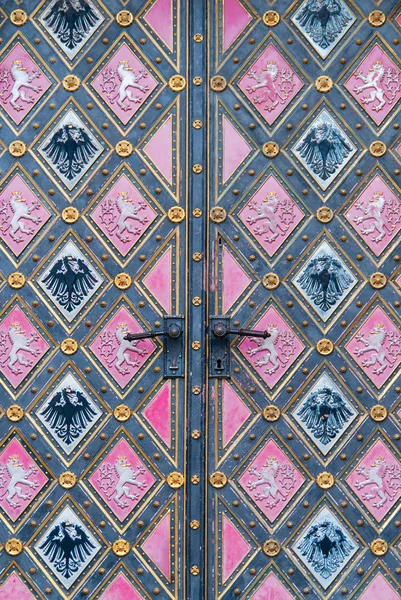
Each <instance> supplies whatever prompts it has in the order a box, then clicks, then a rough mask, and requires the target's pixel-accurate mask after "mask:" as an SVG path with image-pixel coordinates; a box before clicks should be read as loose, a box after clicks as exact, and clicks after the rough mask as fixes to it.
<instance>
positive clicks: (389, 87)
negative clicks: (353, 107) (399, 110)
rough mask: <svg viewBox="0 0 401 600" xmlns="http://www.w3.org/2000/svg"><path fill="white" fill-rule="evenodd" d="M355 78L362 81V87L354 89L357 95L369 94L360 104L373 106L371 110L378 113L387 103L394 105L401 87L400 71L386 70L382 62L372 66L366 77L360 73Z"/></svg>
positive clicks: (364, 96)
mask: <svg viewBox="0 0 401 600" xmlns="http://www.w3.org/2000/svg"><path fill="white" fill-rule="evenodd" d="M354 77H355V79H360V80H361V81H362V84H361V85H356V86H355V87H354V92H355V93H356V94H360V93H361V92H364V91H367V92H369V93H368V94H365V95H363V96H361V97H360V98H359V101H360V103H361V104H371V105H372V106H371V109H372V110H374V111H376V112H379V111H380V110H381V109H382V108H383V107H384V106H385V105H386V103H388V104H392V103H393V100H394V98H395V97H396V95H397V92H398V91H399V89H400V87H401V81H400V71H397V70H396V69H393V68H392V67H388V68H387V69H385V68H384V66H383V63H382V61H380V60H376V61H375V62H374V63H373V64H372V66H371V67H370V68H369V69H368V72H367V74H366V75H365V74H364V73H363V72H362V71H358V72H357V73H355V74H354Z"/></svg>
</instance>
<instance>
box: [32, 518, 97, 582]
mask: <svg viewBox="0 0 401 600" xmlns="http://www.w3.org/2000/svg"><path fill="white" fill-rule="evenodd" d="M94 548H96V546H94V545H93V544H92V542H91V540H90V538H89V536H88V534H87V533H86V532H85V531H84V529H83V528H82V527H81V525H78V524H74V523H69V522H68V521H63V522H62V523H60V524H59V525H55V526H54V527H53V529H52V530H51V531H50V533H49V534H48V535H47V537H46V539H45V540H44V542H43V544H42V545H41V546H39V549H40V550H43V553H44V555H45V556H46V557H47V558H48V559H49V561H50V563H51V564H52V565H54V567H55V568H56V570H57V572H58V573H60V574H61V576H62V577H64V578H65V579H69V578H70V577H72V575H73V574H74V573H76V572H77V571H78V570H79V569H80V568H81V566H82V563H84V562H85V561H86V560H87V559H88V557H89V556H90V555H91V554H92V551H93V550H94Z"/></svg>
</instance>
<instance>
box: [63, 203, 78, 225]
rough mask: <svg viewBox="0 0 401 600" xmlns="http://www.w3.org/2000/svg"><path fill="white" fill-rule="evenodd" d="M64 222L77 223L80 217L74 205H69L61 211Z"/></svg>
mask: <svg viewBox="0 0 401 600" xmlns="http://www.w3.org/2000/svg"><path fill="white" fill-rule="evenodd" d="M61 218H62V219H63V221H64V223H76V222H77V221H78V219H79V211H78V209H76V208H75V207H74V206H67V208H64V209H63V211H62V213H61Z"/></svg>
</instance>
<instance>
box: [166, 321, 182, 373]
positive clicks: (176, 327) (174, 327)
mask: <svg viewBox="0 0 401 600" xmlns="http://www.w3.org/2000/svg"><path fill="white" fill-rule="evenodd" d="M183 323H184V317H182V316H181V315H178V316H174V317H170V316H169V317H164V331H165V332H166V333H167V332H170V333H169V334H167V335H165V336H164V338H163V346H164V361H163V362H164V377H165V378H169V379H172V378H173V379H174V378H176V377H184V327H183ZM178 332H179V333H178Z"/></svg>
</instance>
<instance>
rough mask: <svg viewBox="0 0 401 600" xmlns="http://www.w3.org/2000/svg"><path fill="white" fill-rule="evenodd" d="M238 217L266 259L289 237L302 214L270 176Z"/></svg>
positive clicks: (300, 219)
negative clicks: (264, 252) (260, 247)
mask: <svg viewBox="0 0 401 600" xmlns="http://www.w3.org/2000/svg"><path fill="white" fill-rule="evenodd" d="M238 216H239V218H240V219H241V221H242V222H243V224H244V225H245V227H246V228H247V229H248V231H249V232H250V233H251V235H252V237H254V238H255V239H256V241H257V242H258V243H259V244H260V245H261V246H262V248H263V249H264V250H265V251H266V252H267V254H268V255H269V256H273V255H274V254H275V252H277V250H278V249H279V248H280V246H282V244H283V243H284V242H285V240H286V239H287V238H288V237H289V236H290V235H291V233H292V232H293V231H294V229H295V228H296V226H297V225H298V223H300V222H301V221H302V218H303V216H304V213H303V212H302V211H301V210H300V209H299V208H298V206H297V205H296V204H295V202H294V201H293V200H292V199H291V198H290V196H289V194H287V192H286V191H285V190H284V188H283V187H282V186H281V185H280V183H279V182H278V181H277V179H276V178H275V177H274V176H273V175H269V177H268V178H267V179H266V181H265V183H264V184H263V185H261V186H260V188H259V189H258V190H257V192H256V193H255V194H254V195H253V196H252V198H251V199H250V200H249V201H248V202H247V203H246V205H245V207H244V208H243V209H242V210H241V211H240V212H239V213H238Z"/></svg>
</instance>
